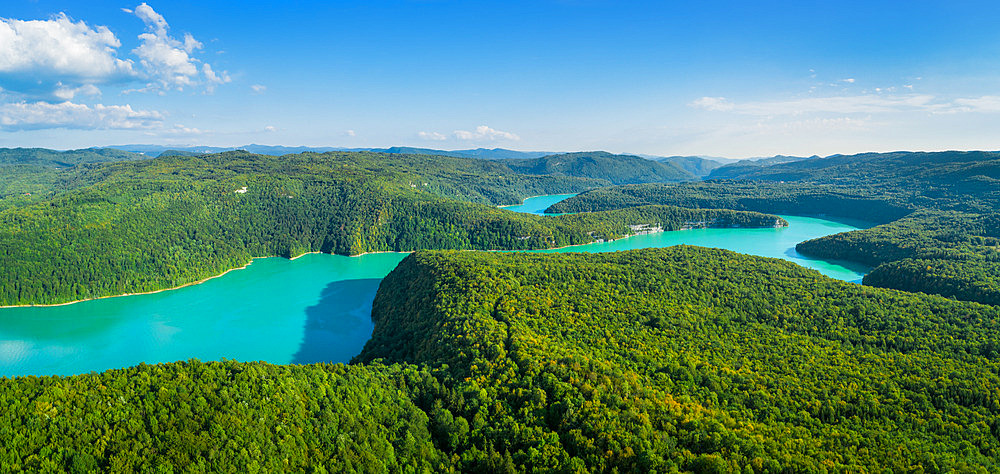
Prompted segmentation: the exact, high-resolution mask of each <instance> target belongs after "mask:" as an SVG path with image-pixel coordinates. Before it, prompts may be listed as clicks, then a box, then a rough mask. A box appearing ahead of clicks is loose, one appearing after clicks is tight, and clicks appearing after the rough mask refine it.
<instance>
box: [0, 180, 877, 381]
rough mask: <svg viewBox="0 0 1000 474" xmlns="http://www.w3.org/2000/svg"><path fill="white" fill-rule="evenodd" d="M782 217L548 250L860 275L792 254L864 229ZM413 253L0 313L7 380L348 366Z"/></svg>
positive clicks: (545, 199) (267, 265)
mask: <svg viewBox="0 0 1000 474" xmlns="http://www.w3.org/2000/svg"><path fill="white" fill-rule="evenodd" d="M569 196H572V195H564V197H563V198H564V199H565V198H568V197H569ZM556 201H558V199H555V198H554V197H553V196H541V197H538V198H531V199H528V200H526V202H525V203H524V204H522V205H521V206H517V207H519V208H521V209H524V210H531V209H535V211H534V212H541V210H544V209H545V208H546V207H548V206H550V205H551V204H552V203H553V202H556ZM784 217H785V219H787V220H788V221H789V223H790V224H791V226H790V227H788V228H782V229H698V230H685V231H677V232H661V233H657V234H649V235H640V236H634V237H629V238H625V239H619V240H617V241H613V242H605V243H596V244H589V245H583V246H576V247H569V248H565V249H556V250H548V251H549V252H569V251H586V252H610V251H615V250H627V249H635V248H645V247H665V246H670V245H677V244H692V245H702V246H707V247H720V248H726V249H730V250H735V251H737V252H743V253H749V254H754V255H762V256H767V257H777V258H783V259H786V260H791V261H794V262H796V263H799V264H801V265H804V266H807V267H810V268H815V269H817V270H819V271H821V272H823V273H824V274H826V275H829V276H831V277H834V278H840V279H843V280H848V281H859V280H860V279H861V276H862V275H863V273H862V272H863V271H864V270H865V269H864V268H861V267H850V266H845V265H839V264H837V263H831V262H824V261H821V260H810V259H806V258H804V257H802V256H800V255H798V254H797V253H795V244H796V243H798V242H801V241H803V240H807V239H811V238H815V237H820V236H823V235H829V234H833V233H837V232H845V231H848V230H854V229H856V228H857V227H854V226H851V225H848V224H842V223H838V222H833V221H828V220H823V219H815V218H808V217H790V216H784ZM405 256H406V254H403V253H380V254H369V255H363V256H359V257H344V256H340V255H326V254H309V255H304V256H302V257H301V258H298V259H295V260H287V259H283V258H261V259H256V260H254V261H253V263H251V264H250V266H248V267H247V268H245V269H242V270H234V271H231V272H229V273H227V274H225V275H223V276H221V277H218V278H213V279H211V280H208V281H206V282H204V283H201V284H198V285H192V286H188V287H184V288H179V289H176V290H169V291H163V292H160V293H152V294H146V295H134V296H122V297H115V298H104V299H99V300H93V301H84V302H81V303H74V304H70V305H63V306H52V307H23V308H4V309H0V376H16V375H52V374H58V375H68V374H78V373H86V372H90V371H102V370H106V369H111V368H117V367H127V366H131V365H136V364H139V363H141V362H146V363H150V364H152V363H158V362H171V361H176V360H186V359H190V358H198V359H202V360H219V359H222V358H226V359H236V360H241V361H253V360H263V361H267V362H271V363H275V364H287V363H310V362H327V361H332V362H347V361H349V360H350V359H351V357H353V356H354V355H357V354H358V353H359V352H360V351H361V348H362V347H363V346H364V344H365V342H367V341H368V339H369V338H370V337H371V333H372V329H373V326H372V322H371V303H372V299H373V298H374V297H375V291H376V290H377V289H378V284H379V282H380V281H381V279H382V277H384V276H385V275H386V274H388V273H389V272H390V271H391V270H392V269H393V268H395V267H396V265H397V264H398V263H399V262H400V261H401V260H402V259H403V258H404V257H405Z"/></svg>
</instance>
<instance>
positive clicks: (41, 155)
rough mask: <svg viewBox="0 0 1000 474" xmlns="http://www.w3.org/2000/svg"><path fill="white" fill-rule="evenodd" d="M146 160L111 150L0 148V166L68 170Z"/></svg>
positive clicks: (142, 157) (144, 156) (139, 156)
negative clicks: (75, 167)
mask: <svg viewBox="0 0 1000 474" xmlns="http://www.w3.org/2000/svg"><path fill="white" fill-rule="evenodd" d="M146 158H148V157H147V156H146V155H143V154H141V153H132V152H129V151H122V150H116V149H113V148H84V149H80V150H68V151H56V150H49V149H47V148H0V166H5V165H40V166H47V167H52V168H69V167H71V166H76V165H80V164H84V163H106V162H111V161H126V160H143V159H146Z"/></svg>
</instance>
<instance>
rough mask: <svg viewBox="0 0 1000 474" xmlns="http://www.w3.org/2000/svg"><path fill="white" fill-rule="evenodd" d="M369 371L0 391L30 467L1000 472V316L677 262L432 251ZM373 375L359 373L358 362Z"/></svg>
mask: <svg viewBox="0 0 1000 474" xmlns="http://www.w3.org/2000/svg"><path fill="white" fill-rule="evenodd" d="M373 317H374V319H375V325H376V326H375V333H374V335H373V339H372V340H371V342H369V344H368V345H367V346H366V347H365V349H364V351H363V352H362V354H360V355H359V357H358V358H357V360H356V362H358V363H355V364H353V365H351V366H346V367H345V366H343V365H309V366H294V365H293V366H283V367H282V366H272V365H268V364H262V363H238V362H233V361H224V362H212V363H201V362H198V361H189V362H187V363H175V364H161V365H155V366H149V365H141V366H139V367H134V368H129V369H121V370H112V371H108V372H105V373H102V374H86V375H78V376H72V377H22V378H17V379H0V402H2V403H3V406H4V410H0V438H2V439H4V443H0V463H2V465H3V466H4V468H5V469H4V470H8V471H13V472H21V471H25V472H39V471H46V470H48V471H63V470H65V471H76V472H91V471H98V472H100V471H152V470H161V471H174V472H179V471H185V472H187V471H214V472H223V471H226V472H228V471H242V470H253V469H258V470H260V471H295V472H299V471H301V472H349V471H353V472H381V471H401V472H505V473H512V472H538V471H546V472H676V471H682V472H711V473H722V472H743V473H778V472H876V471H877V472H975V473H979V472H981V473H989V472H997V471H998V470H1000V440H998V433H1000V422H998V420H997V417H996V413H997V412H998V411H1000V398H998V397H1000V376H998V373H1000V363H998V359H1000V310H998V308H996V307H990V306H984V305H978V304H974V303H964V302H956V301H951V300H948V299H945V298H940V297H935V296H927V295H915V294H908V293H904V292H898V291H893V290H885V289H879V288H871V287H862V286H858V285H854V284H850V283H845V282H841V281H838V280H833V279H830V278H826V277H824V276H822V275H820V274H819V273H817V272H815V271H812V270H806V269H803V268H802V267H799V266H796V265H794V264H791V263H789V262H785V261H781V260H776V259H764V258H759V257H750V256H746V255H740V254H736V253H732V252H727V251H723V250H716V249H704V248H697V247H689V246H681V247H672V248H668V249H648V250H638V251H628V252H615V253H607V254H547V255H538V254H524V253H520V254H501V253H489V252H418V253H415V254H413V255H411V256H409V257H407V258H406V259H405V260H404V261H403V262H402V263H401V264H400V265H399V267H397V268H396V269H395V270H394V271H393V272H392V273H391V274H390V275H389V276H388V277H387V278H386V279H385V280H384V281H383V283H382V285H381V286H380V288H379V291H378V294H377V296H376V300H375V304H374V309H373ZM360 362H363V364H362V363H360Z"/></svg>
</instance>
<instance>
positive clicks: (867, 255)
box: [549, 152, 1000, 304]
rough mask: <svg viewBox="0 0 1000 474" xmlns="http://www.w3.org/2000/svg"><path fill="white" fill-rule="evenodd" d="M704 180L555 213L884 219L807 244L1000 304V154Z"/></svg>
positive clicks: (626, 190)
mask: <svg viewBox="0 0 1000 474" xmlns="http://www.w3.org/2000/svg"><path fill="white" fill-rule="evenodd" d="M718 176H725V177H727V178H728V179H710V180H708V181H703V182H697V183H680V184H637V185H629V186H613V187H604V188H599V189H594V190H591V191H588V192H585V193H583V194H580V195H578V196H576V197H573V198H571V199H567V200H565V201H562V202H559V203H556V204H555V205H553V206H552V207H551V208H549V212H594V211H606V210H610V209H624V208H628V207H631V206H640V205H653V204H656V205H674V206H680V207H685V208H713V209H734V210H750V211H756V212H770V213H777V214H793V215H825V216H834V217H845V218H853V219H861V220H864V221H868V222H871V223H873V224H880V225H878V226H876V227H873V228H871V229H867V230H860V231H854V232H849V233H843V234H836V235H831V236H826V237H822V238H819V239H815V240H811V241H807V242H802V243H800V244H799V245H798V246H796V249H797V250H798V251H799V252H801V253H803V254H807V255H810V256H815V257H820V258H832V259H840V260H848V261H853V262H858V263H863V264H866V265H870V266H872V267H874V268H873V270H872V271H871V272H870V273H869V274H868V275H866V276H865V279H864V284H867V285H874V286H880V287H886V288H896V289H901V290H906V291H917V292H923V293H930V294H938V295H943V296H947V297H951V298H957V299H961V300H969V301H977V302H980V303H986V304H1000V259H998V257H997V252H998V247H997V245H998V241H997V237H998V236H1000V234H998V232H1000V230H998V229H1000V227H998V224H1000V221H998V217H997V209H1000V154H998V153H990V152H938V153H905V152H900V153H887V154H875V153H871V154H862V155H850V156H843V155H834V156H830V157H826V158H813V159H802V160H797V161H792V162H785V163H779V164H774V165H770V166H750V165H739V164H734V165H726V166H723V167H720V168H716V169H714V170H713V171H712V174H711V175H710V176H709V177H710V178H712V177H718Z"/></svg>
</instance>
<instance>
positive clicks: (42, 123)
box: [0, 101, 163, 131]
mask: <svg viewBox="0 0 1000 474" xmlns="http://www.w3.org/2000/svg"><path fill="white" fill-rule="evenodd" d="M162 121H163V114H161V113H160V112H157V111H152V110H134V109H133V108H132V106H130V105H101V104H97V105H94V106H88V105H85V104H75V103H73V102H68V101H67V102H62V103H58V104H51V103H48V102H33V103H28V102H19V103H12V104H3V105H0V129H3V130H8V131H13V130H35V129H42V128H72V129H88V130H95V129H140V128H151V127H155V126H158V125H159V124H160V123H162Z"/></svg>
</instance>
